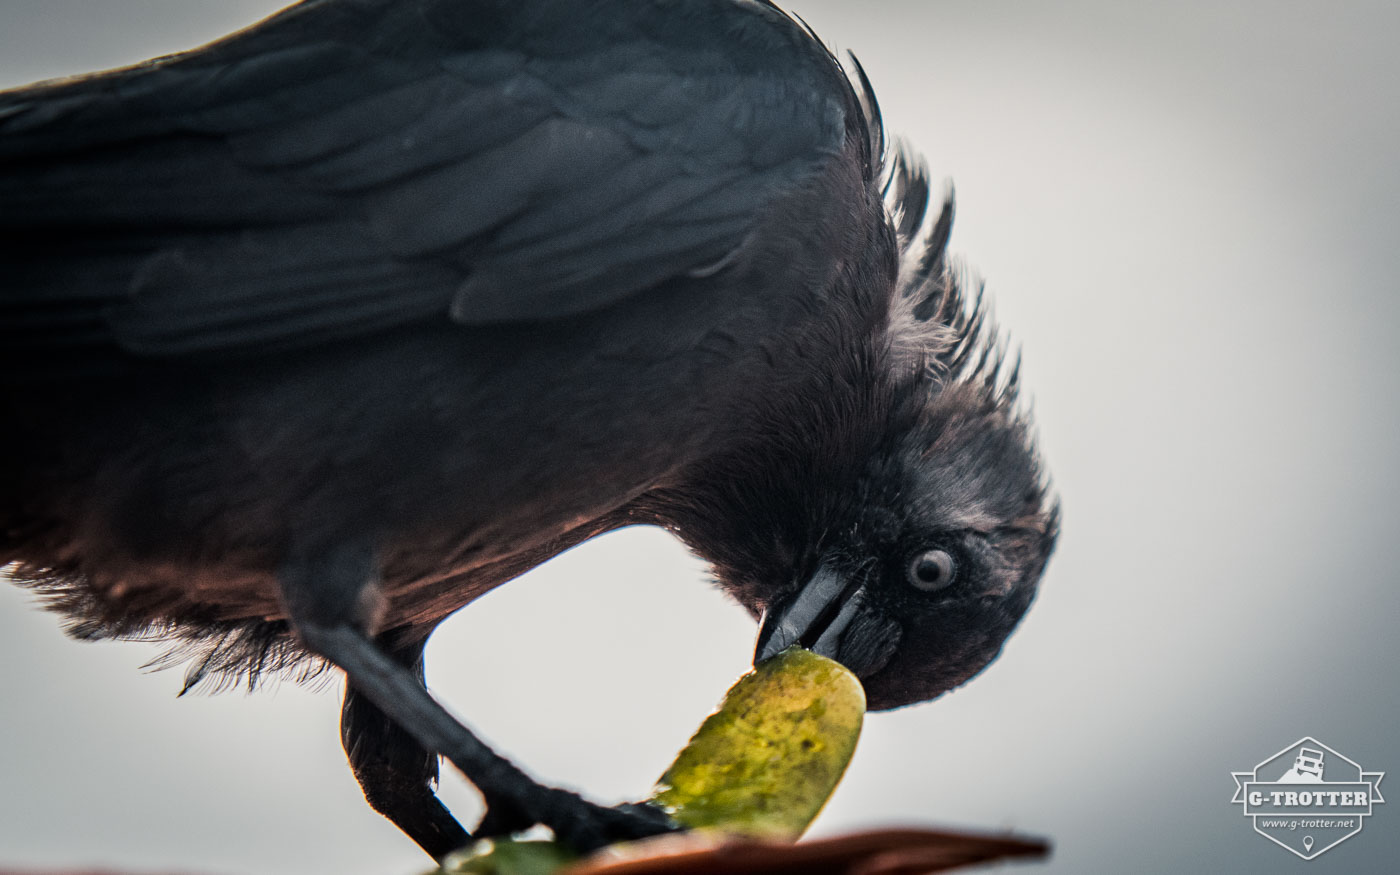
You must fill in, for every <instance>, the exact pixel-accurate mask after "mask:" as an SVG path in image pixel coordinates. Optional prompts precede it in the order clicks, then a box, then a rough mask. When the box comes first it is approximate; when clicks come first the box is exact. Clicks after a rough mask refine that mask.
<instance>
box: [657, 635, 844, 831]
mask: <svg viewBox="0 0 1400 875" xmlns="http://www.w3.org/2000/svg"><path fill="white" fill-rule="evenodd" d="M864 715H865V691H864V690H863V689H862V688H861V685H860V681H858V680H857V679H856V677H855V675H853V674H851V672H850V671H848V670H847V669H846V668H845V667H844V666H842V665H841V664H840V663H837V662H834V661H832V660H830V659H827V658H826V657H824V656H818V655H817V654H815V653H812V652H811V651H810V650H804V649H802V648H800V647H790V648H788V649H787V650H785V651H783V652H782V653H780V654H778V655H777V656H775V657H773V658H772V659H769V660H767V661H766V662H764V663H763V664H762V665H760V666H758V667H757V668H755V669H754V670H753V671H752V672H750V673H749V674H747V675H745V676H744V677H742V678H740V680H739V682H738V683H736V684H735V685H734V686H733V687H731V688H730V690H729V693H728V694H727V695H726V696H725V697H724V701H723V702H722V703H721V704H720V707H719V710H718V711H716V712H715V713H714V714H712V715H710V717H709V719H708V720H706V721H705V722H704V724H703V725H701V727H700V730H699V731H698V732H696V733H695V737H694V738H692V739H691V740H690V744H688V745H686V747H685V749H684V750H682V751H681V752H680V756H678V757H676V761H675V762H674V763H673V764H672V765H671V768H670V769H668V770H667V771H666V774H665V775H662V776H661V781H660V782H659V783H658V784H657V787H656V790H655V792H654V793H653V794H652V797H651V800H650V801H651V802H652V803H653V804H655V805H659V806H661V808H662V809H664V810H665V811H666V813H667V814H669V815H671V817H673V818H675V820H676V821H677V822H678V823H680V824H682V825H683V826H688V827H691V828H692V829H699V828H715V829H719V830H722V831H724V832H727V833H736V834H741V835H747V836H755V837H760V838H774V839H796V838H797V837H798V836H800V835H801V834H802V832H803V831H804V830H806V829H807V826H808V825H809V824H810V823H811V822H812V821H813V820H814V819H815V818H816V816H817V814H818V813H819V812H820V811H821V810H822V806H823V805H825V804H826V800H827V798H828V797H830V796H831V793H832V791H834V790H835V789H836V785H837V783H838V782H839V781H840V780H841V775H842V774H843V773H844V772H845V771H846V765H847V763H849V762H850V761H851V756H852V755H853V754H854V753H855V749H856V741H857V740H858V739H859V738H860V728H861V722H862V720H863V718H864Z"/></svg>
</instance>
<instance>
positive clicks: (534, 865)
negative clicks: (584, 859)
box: [437, 838, 578, 875]
mask: <svg viewBox="0 0 1400 875" xmlns="http://www.w3.org/2000/svg"><path fill="white" fill-rule="evenodd" d="M577 859H578V854H575V853H574V852H573V851H570V850H568V849H567V848H565V847H563V846H562V845H558V844H555V843H554V842H548V841H544V840H541V839H522V840H520V841H517V840H515V839H509V838H506V839H482V840H481V841H479V842H476V843H475V844H472V845H468V846H467V847H466V848H463V849H462V850H460V851H457V852H455V853H454V854H452V856H450V857H448V858H447V859H446V860H445V861H443V864H442V868H441V869H439V870H437V871H438V872H450V873H452V875H552V873H554V872H556V871H558V870H559V868H560V867H562V866H564V865H565V864H566V863H572V862H573V861H575V860H577Z"/></svg>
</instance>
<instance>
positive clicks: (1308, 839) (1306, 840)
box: [1303, 836, 1313, 852]
mask: <svg viewBox="0 0 1400 875" xmlns="http://www.w3.org/2000/svg"><path fill="white" fill-rule="evenodd" d="M1312 846H1313V837H1312V836H1303V850H1305V851H1309V852H1311V851H1312Z"/></svg>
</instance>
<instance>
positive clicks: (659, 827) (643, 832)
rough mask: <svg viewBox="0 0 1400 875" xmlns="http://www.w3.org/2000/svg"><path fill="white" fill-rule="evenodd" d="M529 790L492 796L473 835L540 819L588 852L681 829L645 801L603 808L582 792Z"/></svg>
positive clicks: (509, 829)
mask: <svg viewBox="0 0 1400 875" xmlns="http://www.w3.org/2000/svg"><path fill="white" fill-rule="evenodd" d="M525 795H527V796H529V797H530V798H528V799H515V798H500V797H496V798H491V799H488V802H487V809H486V816H485V817H483V818H482V819H481V823H480V824H479V825H478V826H477V828H476V831H475V833H474V835H475V836H477V837H478V838H490V837H493V836H500V835H509V834H510V833H515V832H520V831H522V830H525V829H528V828H530V827H532V826H534V825H535V824H537V823H541V824H544V825H545V826H547V827H549V828H550V829H551V830H552V831H553V832H554V837H555V839H557V840H558V841H559V842H560V843H561V844H564V845H567V846H568V847H570V848H572V849H574V850H576V851H579V852H581V853H587V852H589V851H596V850H597V849H599V848H602V847H605V846H607V845H610V844H613V843H615V842H623V841H629V840H632V839H640V838H646V837H648V836H654V835H660V834H662V833H667V832H676V831H678V830H680V829H681V826H680V825H679V824H677V823H676V822H675V821H674V820H672V819H671V818H670V817H668V816H667V815H666V813H665V812H664V811H662V810H661V809H659V808H656V807H655V806H652V805H648V804H647V803H645V802H636V803H634V802H625V803H623V804H621V805H618V806H615V807H613V808H604V807H603V806H601V805H598V804H596V803H593V802H590V801H588V800H587V799H584V798H583V797H582V796H579V795H578V794H577V793H570V792H569V791H567V790H559V789H555V788H551V787H539V788H538V792H530V793H527V794H525ZM527 812H530V813H527Z"/></svg>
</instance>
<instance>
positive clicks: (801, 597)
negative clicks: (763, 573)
mask: <svg viewBox="0 0 1400 875" xmlns="http://www.w3.org/2000/svg"><path fill="white" fill-rule="evenodd" d="M864 598H865V587H864V585H863V583H862V582H861V581H859V580H854V581H853V580H852V579H851V578H849V577H846V576H844V575H841V574H838V573H836V572H835V571H833V570H831V568H830V567H828V566H826V565H823V566H822V567H820V568H818V569H817V573H816V574H814V575H812V579H811V580H809V581H807V583H806V585H804V586H803V587H802V588H801V589H799V590H798V591H797V594H796V595H795V596H793V597H792V598H791V599H789V600H788V601H786V602H782V603H779V604H777V605H774V606H772V607H770V608H769V609H768V610H766V611H764V612H763V620H762V625H760V626H759V630H758V647H757V648H756V650H755V651H754V658H753V661H754V664H755V665H756V664H758V663H760V662H762V661H763V660H765V659H768V658H769V657H771V656H776V655H777V654H779V653H782V652H783V651H784V650H786V649H788V648H789V647H791V646H793V645H794V644H800V645H802V646H803V647H806V648H807V649H808V650H810V651H812V652H813V653H818V654H821V655H822V656H825V657H827V658H828V659H836V660H837V661H838V662H839V661H840V660H839V659H838V657H837V651H838V646H839V645H840V643H841V635H842V633H843V632H845V631H846V627H847V626H848V625H850V622H851V619H852V618H853V617H854V616H855V615H856V613H857V611H859V610H860V606H861V602H862V601H863V600H864Z"/></svg>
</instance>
